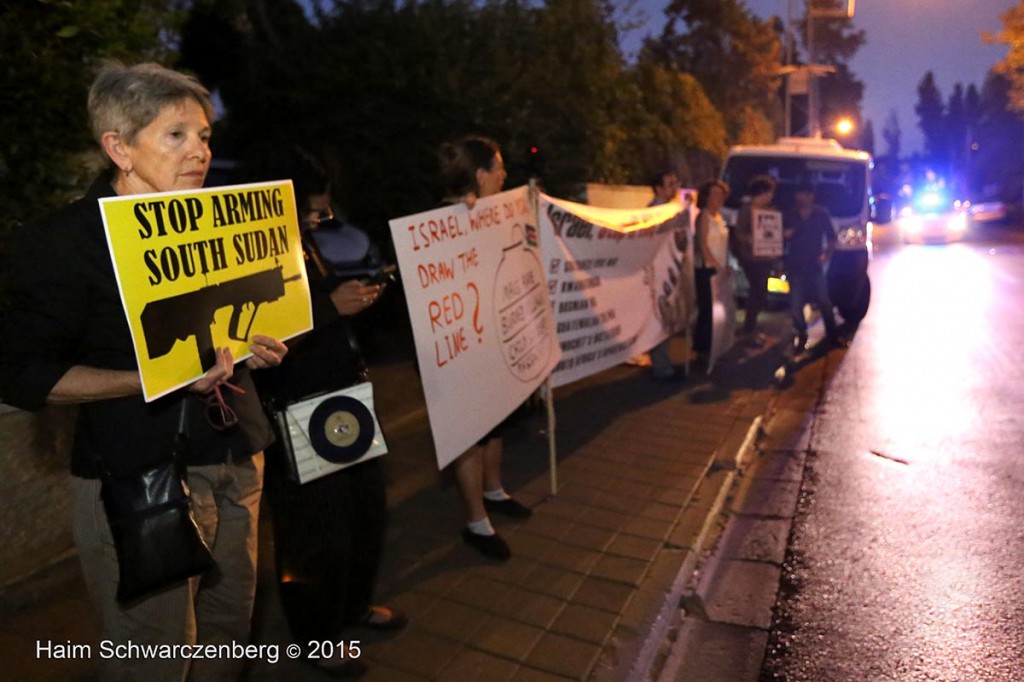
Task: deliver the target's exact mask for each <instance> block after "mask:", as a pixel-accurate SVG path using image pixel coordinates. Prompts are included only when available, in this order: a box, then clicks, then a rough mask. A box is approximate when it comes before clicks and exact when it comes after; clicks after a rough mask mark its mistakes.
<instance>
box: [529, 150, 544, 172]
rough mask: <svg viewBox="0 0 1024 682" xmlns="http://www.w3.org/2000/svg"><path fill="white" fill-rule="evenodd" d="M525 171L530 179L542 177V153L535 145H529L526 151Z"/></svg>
mask: <svg viewBox="0 0 1024 682" xmlns="http://www.w3.org/2000/svg"><path fill="white" fill-rule="evenodd" d="M527 152H528V153H527V161H526V171H527V173H528V175H529V177H531V178H537V177H540V176H542V175H544V152H542V151H541V149H540V147H538V146H537V145H535V144H534V145H530V148H529V149H528V150H527Z"/></svg>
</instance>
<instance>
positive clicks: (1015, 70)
mask: <svg viewBox="0 0 1024 682" xmlns="http://www.w3.org/2000/svg"><path fill="white" fill-rule="evenodd" d="M999 20H1000V21H1001V22H1002V23H1003V29H1002V30H1001V31H999V32H998V33H995V34H992V33H988V32H986V33H984V34H983V40H985V41H986V42H989V43H1001V44H1004V45H1007V46H1009V49H1008V50H1007V52H1006V56H1005V57H1003V59H1002V60H1000V61H999V62H998V63H997V64H996V65H995V67H994V69H993V71H994V72H995V73H996V74H997V75H1000V76H1003V77H1004V78H1006V80H1007V82H1008V83H1009V86H1010V87H1009V92H1008V93H1007V98H1008V103H1009V105H1010V106H1011V107H1012V108H1013V109H1014V111H1017V112H1024V0H1022V1H1021V2H1020V3H1019V4H1018V5H1017V6H1016V7H1011V8H1010V9H1008V10H1007V11H1006V12H1004V13H1003V14H1002V15H1000V17H999Z"/></svg>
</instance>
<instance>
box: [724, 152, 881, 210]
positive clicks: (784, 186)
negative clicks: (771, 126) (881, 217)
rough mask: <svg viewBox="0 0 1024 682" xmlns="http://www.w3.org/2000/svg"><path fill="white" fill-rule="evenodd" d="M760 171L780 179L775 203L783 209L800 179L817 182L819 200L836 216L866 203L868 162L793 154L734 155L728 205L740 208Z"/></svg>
mask: <svg viewBox="0 0 1024 682" xmlns="http://www.w3.org/2000/svg"><path fill="white" fill-rule="evenodd" d="M756 175H770V176H772V177H773V178H775V180H776V182H778V183H779V184H778V187H777V188H776V190H775V200H774V202H773V203H774V204H775V206H776V207H777V208H779V209H781V210H786V209H787V208H789V207H791V206H792V205H793V190H794V189H795V187H796V185H797V184H798V183H800V182H805V181H810V182H811V183H813V184H814V188H815V198H816V199H817V202H818V203H819V204H821V205H822V206H824V207H825V208H827V209H828V212H829V213H831V214H832V217H833V218H850V217H854V216H857V215H859V214H860V212H861V210H862V209H863V208H864V207H865V205H866V202H865V200H864V196H865V187H866V183H867V166H866V165H865V164H863V163H859V162H857V161H845V160H842V159H816V158H800V157H792V156H731V157H729V160H728V161H727V162H726V165H725V171H724V172H723V173H722V179H723V180H725V182H727V183H728V184H729V187H730V188H731V191H730V193H729V197H728V199H726V202H725V205H726V206H728V207H729V208H739V206H740V200H741V199H742V198H743V196H744V195H746V194H747V191H746V189H747V187H748V186H749V185H750V180H751V178H753V177H754V176H756Z"/></svg>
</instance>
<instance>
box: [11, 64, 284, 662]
mask: <svg viewBox="0 0 1024 682" xmlns="http://www.w3.org/2000/svg"><path fill="white" fill-rule="evenodd" d="M89 116H90V121H91V125H92V130H93V134H94V136H95V138H96V140H97V141H98V142H99V144H100V145H101V147H102V149H103V152H104V153H105V154H106V156H107V157H108V158H109V160H110V162H111V164H110V168H109V169H108V171H107V172H106V173H105V174H104V175H103V176H101V177H100V178H99V179H97V180H96V181H95V182H94V183H93V185H92V186H91V187H90V188H89V190H88V192H87V194H86V195H85V197H83V198H82V199H80V200H78V201H75V202H74V203H72V204H70V205H68V206H66V207H64V208H63V209H61V210H59V211H57V212H56V213H54V214H52V215H51V216H49V217H48V218H46V219H44V220H43V221H41V222H39V223H38V224H35V225H29V226H26V227H24V228H21V229H20V230H19V231H16V232H15V234H14V235H13V237H12V239H11V240H10V242H9V244H8V253H7V256H8V258H7V261H8V262H7V264H6V267H7V270H8V275H9V282H10V305H9V306H8V307H7V310H6V311H5V312H4V315H3V318H2V326H0V349H2V350H0V377H2V378H0V391H2V392H0V396H2V398H3V400H4V402H7V403H8V404H11V405H14V406H16V407H20V408H23V409H27V410H38V409H40V408H42V407H43V406H44V405H45V404H47V403H78V404H80V405H81V407H80V410H79V414H78V421H77V424H76V429H75V437H74V444H73V447H72V453H71V474H72V479H71V481H72V482H71V487H72V493H73V497H74V518H73V522H74V537H75V542H76V544H77V546H78V550H79V554H80V557H81V563H82V570H83V573H84V577H85V582H86V585H87V587H88V590H89V594H90V596H91V597H92V600H93V602H94V603H95V606H96V607H97V609H98V610H99V615H100V618H101V621H102V627H103V633H102V637H103V639H104V640H109V641H110V643H111V645H112V646H114V647H124V646H128V645H129V643H130V644H131V645H158V646H160V649H159V651H162V652H164V653H162V654H161V655H154V656H147V655H135V656H112V657H102V658H103V659H105V660H101V661H100V665H101V666H103V668H104V669H103V670H101V678H102V679H184V677H185V676H187V675H189V674H190V673H191V675H192V677H194V678H204V679H206V678H209V679H230V678H233V677H237V676H238V673H239V672H240V671H239V669H238V668H239V666H240V665H241V664H242V663H244V661H243V660H239V659H240V657H238V656H231V655H226V654H218V655H211V656H206V657H205V658H204V659H203V660H192V661H190V660H189V659H190V656H189V653H188V652H189V651H191V649H190V648H189V646H188V645H192V644H200V645H214V646H224V647H230V646H232V645H234V644H235V643H237V644H239V645H243V646H244V645H245V643H246V642H247V640H248V637H249V628H250V620H251V613H252V605H253V597H254V594H255V587H256V521H257V513H258V508H259V501H260V495H261V490H262V477H263V454H262V450H263V448H264V447H265V446H266V445H268V444H269V442H270V440H271V438H272V436H271V431H270V428H269V425H268V423H267V422H266V419H265V417H264V416H263V413H262V411H261V409H260V404H259V400H258V398H257V395H256V391H255V388H254V387H253V383H252V379H251V377H250V376H249V373H248V370H249V369H255V368H261V367H269V366H275V365H278V364H280V362H281V359H282V358H283V356H284V355H285V353H286V352H287V349H286V348H285V346H284V345H283V344H282V343H281V342H279V341H277V340H276V339H274V338H271V337H268V336H260V335H254V336H252V337H251V341H252V342H251V345H250V350H251V352H252V356H251V357H249V358H248V359H247V360H246V361H245V362H244V363H243V364H242V365H241V366H240V367H238V368H236V367H235V362H234V358H233V357H232V355H231V352H230V351H229V350H228V349H225V348H217V349H216V350H215V353H214V356H215V357H214V358H213V366H212V367H210V368H209V369H208V370H207V371H206V372H205V373H204V374H203V375H202V376H201V377H200V378H199V379H198V380H196V381H195V382H194V383H192V384H191V385H189V386H187V387H185V388H182V389H179V390H177V391H173V392H171V393H169V394H168V395H165V396H163V397H161V398H159V399H156V400H154V401H152V402H149V403H147V402H145V401H144V400H143V397H142V395H141V383H140V377H139V370H138V365H137V361H136V356H135V351H134V348H133V342H132V337H131V334H130V330H129V325H128V322H127V320H126V316H125V313H124V310H123V308H122V302H121V298H120V292H119V290H118V282H117V279H116V276H115V272H114V268H113V265H112V262H111V256H110V252H109V250H108V245H107V242H106V237H105V233H104V225H103V221H102V218H101V212H100V208H99V204H98V200H99V199H101V198H103V197H110V196H127V195H136V194H148V193H154V192H168V191H188V190H195V189H199V188H200V187H202V185H203V182H204V180H205V178H206V173H207V170H208V169H209V166H210V147H209V141H210V131H211V128H210V124H211V121H212V119H213V107H212V105H211V103H210V99H209V93H208V92H207V90H206V89H205V88H204V87H203V86H202V85H200V84H199V82H198V81H196V80H195V79H194V78H191V77H189V76H185V75H183V74H180V73H177V72H175V71H171V70H169V69H166V68H163V67H161V66H159V65H157V64H140V65H137V66H133V67H125V66H121V65H110V66H107V67H106V68H104V69H103V70H102V71H101V73H100V74H99V76H98V77H97V78H96V80H95V82H94V83H93V85H92V89H91V90H90V93H89ZM136 227H137V226H136ZM111 229H112V230H116V229H129V228H127V227H124V226H122V227H120V228H119V227H118V226H117V225H112V226H111ZM133 229H134V228H133ZM183 476H187V485H184V480H183ZM118 650H120V649H118ZM206 650H207V651H210V650H211V649H209V648H207V649H206ZM154 651H156V649H154ZM221 651H223V649H221ZM129 653H130V652H129ZM190 668H191V669H190Z"/></svg>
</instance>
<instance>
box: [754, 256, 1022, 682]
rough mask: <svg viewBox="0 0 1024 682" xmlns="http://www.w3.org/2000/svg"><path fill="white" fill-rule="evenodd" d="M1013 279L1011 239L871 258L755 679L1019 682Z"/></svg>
mask: <svg viewBox="0 0 1024 682" xmlns="http://www.w3.org/2000/svg"><path fill="white" fill-rule="evenodd" d="M1022 282H1024V253H1022V251H1021V249H1020V248H1019V247H1018V246H1014V245H1008V246H999V247H990V246H982V245H979V244H955V245H948V246H911V247H904V248H899V249H895V250H893V251H890V252H888V253H884V254H882V255H880V256H879V257H877V258H876V259H875V260H874V261H873V263H872V284H873V291H874V300H873V301H872V308H871V310H870V312H869V314H868V317H867V318H866V319H865V321H864V323H863V324H862V326H861V329H860V330H859V331H858V333H857V336H856V339H855V341H854V344H853V346H852V347H851V349H850V350H849V351H848V352H847V353H846V355H845V357H842V358H841V359H839V357H837V358H836V361H837V362H840V363H841V364H840V366H839V367H838V368H837V371H836V372H835V375H834V377H833V381H832V383H831V385H830V387H829V389H828V391H827V395H826V398H825V399H824V400H823V402H822V405H821V406H820V408H819V413H818V415H817V418H816V421H815V426H814V431H813V434H812V437H811V449H812V451H814V454H812V456H810V457H809V458H808V471H807V481H806V484H805V485H806V489H807V490H808V491H809V497H808V498H807V499H808V500H809V503H806V504H804V505H802V512H801V514H800V516H798V519H797V522H796V526H795V531H794V536H793V543H792V546H791V551H792V556H791V566H790V570H789V572H788V576H787V583H786V586H787V587H788V592H789V598H788V599H787V600H786V601H785V602H784V603H783V604H782V607H781V610H780V614H781V616H782V618H781V620H780V621H779V623H778V625H779V626H780V629H779V631H778V633H777V637H776V640H775V642H776V645H775V647H774V649H773V651H771V652H770V653H769V660H768V663H767V665H766V673H765V676H764V678H765V679H785V680H793V681H796V680H808V681H810V680H814V681H819V680H857V681H860V680H1007V681H1018V680H1024V570H1022V567H1024V458H1022V457H1021V446H1022V445H1024V410H1022V409H1021V408H1022V406H1024V352H1022V351H1021V349H1022V348H1024V287H1022ZM830 357H831V356H830ZM872 451H874V452H876V453H879V454H881V455H883V456H875V455H873V454H871V452H872ZM900 460H902V461H903V462H905V463H901V461H900Z"/></svg>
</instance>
